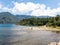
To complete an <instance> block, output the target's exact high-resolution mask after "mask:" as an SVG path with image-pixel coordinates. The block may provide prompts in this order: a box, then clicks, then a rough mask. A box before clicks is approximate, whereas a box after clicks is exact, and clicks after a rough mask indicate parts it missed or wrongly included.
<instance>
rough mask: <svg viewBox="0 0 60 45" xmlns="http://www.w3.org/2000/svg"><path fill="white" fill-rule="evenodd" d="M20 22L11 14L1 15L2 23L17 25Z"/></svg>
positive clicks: (4, 13) (3, 13) (0, 21)
mask: <svg viewBox="0 0 60 45" xmlns="http://www.w3.org/2000/svg"><path fill="white" fill-rule="evenodd" d="M16 22H18V18H17V17H16V16H14V15H13V14H11V13H9V12H2V13H0V23H2V24H5V23H16Z"/></svg>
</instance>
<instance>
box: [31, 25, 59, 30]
mask: <svg viewBox="0 0 60 45" xmlns="http://www.w3.org/2000/svg"><path fill="white" fill-rule="evenodd" d="M30 28H31V30H47V31H60V29H57V28H52V27H46V26H34V27H30Z"/></svg>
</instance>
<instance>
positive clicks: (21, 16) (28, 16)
mask: <svg viewBox="0 0 60 45" xmlns="http://www.w3.org/2000/svg"><path fill="white" fill-rule="evenodd" d="M16 17H17V18H19V19H25V18H31V17H34V16H30V15H16Z"/></svg>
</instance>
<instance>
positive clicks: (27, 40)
mask: <svg viewBox="0 0 60 45" xmlns="http://www.w3.org/2000/svg"><path fill="white" fill-rule="evenodd" d="M23 28H26V26H19V25H14V24H0V45H48V43H50V42H53V41H56V42H58V41H60V33H55V32H50V31H38V30H28V29H23Z"/></svg>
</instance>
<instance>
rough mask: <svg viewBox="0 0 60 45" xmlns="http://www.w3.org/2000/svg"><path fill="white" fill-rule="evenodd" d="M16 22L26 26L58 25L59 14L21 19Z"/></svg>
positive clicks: (59, 22)
mask: <svg viewBox="0 0 60 45" xmlns="http://www.w3.org/2000/svg"><path fill="white" fill-rule="evenodd" d="M18 24H20V25H28V26H43V25H46V26H53V27H56V26H60V16H59V15H57V16H56V17H50V18H28V19H23V20H21V21H20V22H19V23H18Z"/></svg>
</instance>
